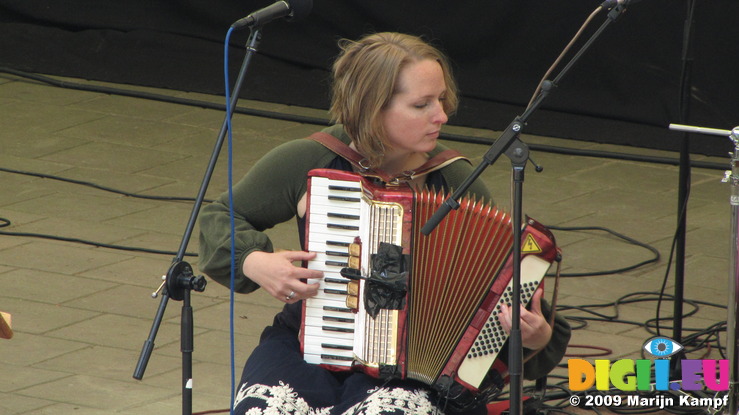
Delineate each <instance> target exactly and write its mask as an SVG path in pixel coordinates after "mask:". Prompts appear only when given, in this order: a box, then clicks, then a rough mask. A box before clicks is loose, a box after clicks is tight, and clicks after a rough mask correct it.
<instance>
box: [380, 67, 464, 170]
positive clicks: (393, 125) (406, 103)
mask: <svg viewBox="0 0 739 415" xmlns="http://www.w3.org/2000/svg"><path fill="white" fill-rule="evenodd" d="M397 86H398V88H397V92H396V93H395V95H393V97H392V98H391V99H390V102H389V103H388V105H387V107H386V108H385V109H383V110H382V114H381V117H382V124H383V127H384V128H385V133H386V140H387V143H388V144H389V145H390V146H391V148H390V149H388V152H390V153H392V154H393V155H395V156H399V155H404V154H411V153H426V152H429V151H431V150H433V149H434V147H435V146H436V140H437V139H438V138H439V131H440V130H441V126H442V125H443V124H445V123H446V122H447V121H448V120H449V118H448V117H447V115H446V112H444V105H443V101H444V99H445V94H446V89H447V88H446V83H445V82H444V72H443V71H442V69H441V65H440V64H439V63H438V62H436V61H435V60H431V59H424V60H420V61H417V62H413V63H411V64H409V65H407V66H405V67H404V68H403V69H401V71H400V73H399V76H398V85H397ZM387 155H388V154H386V156H387Z"/></svg>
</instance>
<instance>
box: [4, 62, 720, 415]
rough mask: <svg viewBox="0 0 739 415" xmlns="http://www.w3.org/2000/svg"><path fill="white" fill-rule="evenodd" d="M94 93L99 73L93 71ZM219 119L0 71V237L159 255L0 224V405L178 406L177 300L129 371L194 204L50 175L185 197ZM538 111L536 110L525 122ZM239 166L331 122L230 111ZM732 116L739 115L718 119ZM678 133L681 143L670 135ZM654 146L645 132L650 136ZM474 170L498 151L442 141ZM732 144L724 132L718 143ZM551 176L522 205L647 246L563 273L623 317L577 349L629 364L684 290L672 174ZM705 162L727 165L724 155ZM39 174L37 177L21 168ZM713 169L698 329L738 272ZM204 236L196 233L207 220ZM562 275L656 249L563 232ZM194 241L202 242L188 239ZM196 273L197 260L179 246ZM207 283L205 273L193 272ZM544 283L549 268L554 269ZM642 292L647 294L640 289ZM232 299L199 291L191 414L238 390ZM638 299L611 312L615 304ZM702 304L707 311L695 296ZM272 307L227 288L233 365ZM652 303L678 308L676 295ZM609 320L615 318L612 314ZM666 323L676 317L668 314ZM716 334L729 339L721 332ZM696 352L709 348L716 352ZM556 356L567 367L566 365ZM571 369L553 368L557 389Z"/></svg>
mask: <svg viewBox="0 0 739 415" xmlns="http://www.w3.org/2000/svg"><path fill="white" fill-rule="evenodd" d="M69 81H72V82H77V83H81V84H85V85H103V84H99V83H91V82H86V81H83V80H74V79H70V80H69ZM108 86H113V87H116V88H124V89H130V90H138V91H145V92H151V93H158V94H164V95H171V96H177V97H181V98H189V99H197V100H203V101H207V102H212V103H221V101H222V98H221V97H216V96H206V95H201V94H193V93H186V92H179V91H166V90H155V89H149V88H141V87H132V86H125V85H108ZM241 105H243V106H245V107H251V108H257V109H266V110H270V111H278V112H286V113H292V114H299V115H309V116H315V117H325V114H324V112H323V111H318V110H310V109H302V108H294V107H288V106H284V105H278V104H270V103H260V102H253V101H250V102H242V103H241ZM222 120H223V112H222V111H219V110H215V109H204V108H201V107H196V106H187V105H179V104H172V103H166V102H160V101H153V100H147V99H141V98H133V97H125V96H120V95H115V94H106V93H100V92H88V91H81V90H74V89H64V88H59V87H54V86H49V85H46V84H43V83H40V82H37V81H31V80H28V79H23V78H19V77H15V76H11V75H7V74H0V148H1V149H2V150H0V168H2V169H3V171H0V183H2V184H1V185H0V217H1V218H4V219H6V220H8V221H10V225H9V226H6V227H3V228H0V231H4V232H12V233H23V234H34V235H39V234H41V235H53V236H56V237H64V238H72V239H77V240H83V241H90V242H96V243H100V244H109V245H116V246H125V247H135V248H145V249H148V250H160V251H165V253H162V254H160V253H149V252H142V251H130V250H121V249H112V248H108V247H101V246H93V245H89V244H84V243H80V242H74V241H64V240H59V239H48V238H41V237H35V236H18V235H0V311H4V312H8V313H11V314H12V316H13V329H14V332H15V336H14V337H13V338H12V339H10V340H2V339H0V415H16V414H19V415H20V414H23V415H40V414H78V415H88V414H102V413H119V414H165V413H167V414H176V413H181V388H180V382H181V370H182V362H181V353H180V345H179V339H180V312H181V307H182V302H178V301H174V300H171V301H169V303H168V305H167V309H166V313H165V315H164V318H163V322H162V325H161V327H160V329H159V332H158V335H157V338H156V347H155V349H154V351H153V353H152V356H151V359H150V361H149V365H148V367H147V369H146V372H145V375H144V377H143V379H142V380H135V379H133V378H132V373H133V370H134V367H135V366H136V363H137V361H138V358H139V353H140V351H141V347H142V344H143V342H144V340H146V338H147V336H148V334H149V330H150V328H151V326H152V322H153V319H154V316H155V314H156V310H157V307H158V306H159V304H160V301H159V299H153V298H152V297H151V293H152V292H153V291H154V290H155V289H156V288H157V286H158V285H159V284H160V282H161V276H162V274H164V273H166V271H167V269H168V267H169V264H170V262H171V259H172V258H173V256H174V254H173V252H174V251H176V250H177V249H178V247H179V246H180V243H181V239H182V238H183V233H184V230H185V224H186V223H187V220H188V217H189V215H190V212H191V210H192V202H189V201H168V200H151V199H144V198H139V197H135V196H133V195H123V194H120V193H114V192H111V191H108V190H103V189H100V188H95V187H90V186H85V185H82V184H79V183H73V182H69V181H64V180H59V178H64V179H72V180H75V181H83V182H90V183H94V184H96V185H100V186H105V187H107V188H112V189H117V190H120V191H123V192H127V193H130V194H135V195H148V196H169V197H184V198H192V197H194V196H195V195H196V193H197V191H198V188H199V186H200V183H201V179H202V176H203V173H204V171H205V167H206V165H207V162H208V159H209V157H210V154H211V149H212V147H213V144H214V142H215V139H216V137H217V133H218V130H219V129H220V126H221V122H222ZM532 122H535V119H534V120H532ZM233 123H234V129H235V131H236V133H235V135H234V149H235V154H234V176H235V177H236V178H238V177H240V176H241V175H242V174H244V172H246V171H247V170H248V169H249V167H250V166H251V165H252V164H253V163H254V162H255V161H256V160H257V159H259V157H260V156H261V155H263V154H264V153H265V152H266V151H268V150H269V149H271V148H273V147H274V146H276V145H278V144H279V143H281V142H284V141H287V140H294V139H299V138H302V137H304V136H307V135H308V134H310V133H311V132H313V131H315V130H317V129H318V128H320V127H317V126H315V125H310V124H301V123H297V122H290V121H278V120H273V119H267V118H260V117H256V116H251V115H236V116H235V117H234V122H233ZM709 127H716V128H731V127H732V126H709ZM446 131H447V132H451V133H455V134H462V135H469V136H475V137H486V138H495V137H497V134H498V133H496V132H492V131H483V130H476V129H467V128H459V127H449V128H448V129H446ZM523 138H524V141H526V142H527V143H529V144H532V145H533V144H536V145H547V146H557V147H562V148H576V149H589V150H598V151H605V152H613V153H627V154H631V155H646V156H659V157H667V158H675V157H677V155H676V154H675V153H670V152H661V151H654V150H645V149H639V148H631V147H619V146H614V145H600V144H595V143H590V142H582V141H571V140H564V139H557V138H547V137H540V136H529V135H525V136H524V137H523ZM676 139H679V135H677V134H676ZM644 140H648V137H644ZM448 144H449V145H450V146H452V147H455V148H457V149H460V150H461V151H462V152H463V153H465V154H467V155H469V156H470V157H471V158H472V160H473V162H479V160H480V158H481V155H482V154H483V153H484V152H485V151H486V150H487V147H486V146H484V145H479V144H464V143H456V142H455V143H448ZM730 148H731V146H730V145H729V144H728V141H727V151H729V149H730ZM533 155H534V159H535V161H536V162H537V163H538V164H539V165H542V166H543V167H544V171H543V172H541V173H535V172H534V170H533V169H532V168H528V169H527V174H526V181H525V185H524V186H525V187H524V211H525V212H526V213H527V214H528V215H530V216H532V217H534V218H536V219H537V220H539V221H540V222H542V223H544V224H546V225H550V226H560V227H567V226H570V227H572V226H597V227H605V228H608V229H611V230H613V231H615V232H618V233H620V234H623V235H626V236H628V237H630V238H633V239H635V240H638V241H640V242H643V243H645V244H649V245H651V246H653V247H654V248H656V249H657V250H658V251H659V253H660V254H661V258H660V260H659V261H657V262H656V263H652V264H649V265H646V266H641V267H638V268H636V269H634V270H630V271H627V272H622V273H616V274H609V275H602V276H589V277H567V278H562V279H561V280H560V282H559V290H560V294H559V298H558V303H559V304H560V306H564V307H565V308H567V310H564V311H562V313H563V314H564V315H567V316H570V317H574V316H592V314H589V313H587V312H585V311H580V310H577V309H574V307H578V306H582V305H602V307H595V308H590V310H595V311H598V312H599V313H602V314H603V315H607V316H612V317H613V318H612V319H618V320H619V322H613V321H604V319H597V320H594V321H585V320H577V321H573V325H576V326H577V328H578V329H577V330H575V331H574V333H573V339H572V346H571V347H570V349H569V350H568V356H569V357H576V356H586V357H585V358H586V359H593V358H594V357H593V356H594V354H598V353H601V351H603V350H605V351H604V352H603V353H604V357H601V358H606V359H611V360H616V359H620V358H638V357H639V356H640V348H641V347H642V345H643V343H644V341H645V340H646V339H647V338H648V337H650V336H651V334H650V333H649V332H648V331H647V330H646V329H645V328H644V327H643V326H642V324H643V323H644V322H646V321H647V320H650V319H654V318H655V316H656V313H657V301H656V298H657V294H658V292H659V291H660V289H661V287H663V285H664V288H665V293H666V294H667V295H668V296H670V295H672V294H673V292H674V285H675V281H674V275H673V272H672V271H673V270H674V267H672V268H670V267H668V265H669V263H668V256H669V253H670V247H671V243H672V239H673V235H674V233H675V224H676V222H677V220H676V211H677V208H676V206H677V183H678V178H677V177H678V168H677V167H676V166H674V165H669V164H656V163H651V162H641V161H624V160H619V159H612V158H600V157H599V158H596V157H587V156H574V155H566V154H558V153H553V152H549V151H534V152H533ZM693 159H694V160H701V161H707V162H713V163H716V164H717V165H721V164H722V163H724V164H726V165H727V166H728V162H729V160H728V156H727V157H726V159H722V158H707V157H703V156H698V155H694V156H693ZM28 173H32V174H28ZM722 176H723V172H722V171H721V170H720V169H705V168H694V169H693V170H692V189H691V199H690V205H689V209H688V232H687V254H686V259H685V269H686V271H685V290H684V293H685V298H686V300H690V301H691V303H690V304H687V303H686V305H685V307H686V311H687V310H692V305H691V304H696V303H695V301H698V302H701V303H700V304H699V306H698V310H697V312H696V313H695V314H694V315H691V316H689V317H686V318H685V319H684V320H683V324H684V327H685V332H686V335H687V334H692V333H694V332H695V331H699V330H704V329H707V328H709V327H711V326H712V325H714V324H715V323H717V322H720V321H723V320H725V319H726V309H725V305H726V303H727V294H726V292H727V287H728V279H729V274H730V273H729V269H728V267H729V257H730V255H731V252H730V247H729V244H730V208H729V205H728V197H729V192H730V189H729V186H728V185H727V184H724V183H722V182H721V178H722ZM483 178H484V180H485V181H486V183H487V184H488V185H489V186H490V187H491V189H492V190H493V193H494V195H495V197H496V201H497V202H498V204H499V205H501V206H503V207H504V208H507V207H509V206H510V199H511V197H510V187H511V186H510V182H511V180H510V165H509V163H508V161H507V159H501V160H500V161H499V162H498V163H496V164H495V165H493V166H492V167H490V168H489V169H487V170H486V171H485V173H484V174H483ZM226 185H227V170H226V151H225V149H224V150H223V151H222V152H221V157H220V161H219V163H218V166H217V168H216V171H215V173H214V177H213V180H212V182H211V184H210V186H209V189H208V192H207V197H208V198H211V199H212V198H215V197H216V196H217V195H219V194H220V193H222V192H223V191H225V189H226ZM196 232H197V228H196ZM270 234H271V236H272V237H273V239H274V240H275V241H276V242H275V245H276V246H278V247H282V248H289V249H294V248H297V246H298V241H297V237H296V236H295V235H296V233H295V225H294V224H293V223H287V224H284V225H280V226H278V227H276V228H275V229H272V230H270ZM555 235H556V237H557V241H558V244H559V246H560V247H561V249H562V251H563V257H564V261H563V266H562V272H563V273H595V272H599V271H603V270H612V269H618V268H622V267H627V266H630V265H633V264H637V263H639V262H641V261H645V260H647V259H649V258H650V256H651V253H650V252H649V251H648V250H647V249H645V248H642V247H639V246H635V245H631V244H628V243H625V242H624V241H622V240H620V239H618V238H616V237H614V236H611V235H609V234H606V233H604V232H600V231H564V230H562V231H559V230H555ZM188 251H189V252H197V234H196V235H195V237H194V238H192V240H191V241H189V243H188ZM186 260H187V261H188V262H190V263H191V264H192V265H193V266H194V267H195V271H196V274H198V271H197V257H194V256H188V257H187V258H186ZM198 275H199V274H198ZM546 287H547V291H548V295H549V293H551V291H552V288H553V287H554V280H553V279H551V278H548V279H547V282H546ZM634 293H636V294H634ZM229 297H230V296H229V291H228V289H227V288H225V287H222V286H219V285H218V284H216V283H214V282H212V281H209V284H208V286H207V288H206V290H205V291H204V292H202V293H193V295H192V306H193V308H194V310H195V311H194V326H195V327H194V332H195V337H194V345H195V350H194V353H193V373H194V375H193V411H194V412H203V411H212V410H221V409H226V408H228V406H229V401H230V392H229V390H230V387H231V358H230V335H229ZM622 298H628V299H638V300H639V301H635V302H626V303H624V304H621V305H620V306H619V307H618V308H617V309H616V308H614V307H613V306H610V305H609V304H611V303H613V302H616V301H618V300H619V299H622ZM703 302H705V303H703ZM280 307H281V304H280V303H279V302H277V301H276V300H274V299H273V298H271V297H269V296H266V295H265V294H264V293H263V292H260V291H257V292H256V293H253V294H250V295H237V296H236V300H235V312H234V322H235V323H234V324H235V350H236V352H235V365H236V369H235V370H236V374H237V376H238V375H239V374H240V371H241V365H242V363H243V361H244V360H245V358H246V356H248V354H249V352H250V350H251V349H252V348H253V347H254V346H255V344H256V343H257V340H258V337H259V334H260V331H261V328H262V327H263V326H264V325H266V324H268V323H269V322H270V321H271V319H272V317H273V315H274V314H275V312H277V311H278V310H279V309H280ZM660 315H661V316H662V317H668V318H669V317H671V315H672V303H671V302H670V301H669V298H667V299H666V300H665V302H664V303H663V304H662V308H661V312H660ZM616 316H617V317H616ZM662 325H663V327H662V334H664V335H667V336H669V335H671V333H672V331H671V329H670V327H671V326H672V322H671V320H667V321H664V322H663V323H662ZM724 339H725V337H724V336H723V335H722V344H724V343H723V340H724ZM691 356H700V357H701V358H703V357H704V356H708V357H706V358H714V359H718V358H720V357H718V353H717V351H716V350H706V349H701V350H697V351H695V352H693V353H692V354H691ZM563 363H565V362H563ZM557 376H566V370H565V369H564V368H559V369H557V370H555V372H554V374H553V376H552V377H550V381H551V382H553V383H556V382H560V381H561V380H562V379H561V378H558V377H557Z"/></svg>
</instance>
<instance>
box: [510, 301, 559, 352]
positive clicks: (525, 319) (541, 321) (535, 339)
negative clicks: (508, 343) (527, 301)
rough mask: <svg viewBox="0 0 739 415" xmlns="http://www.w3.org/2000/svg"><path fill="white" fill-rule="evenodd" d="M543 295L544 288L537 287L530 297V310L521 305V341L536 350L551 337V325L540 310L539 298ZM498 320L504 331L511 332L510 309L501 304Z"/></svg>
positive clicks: (526, 346)
mask: <svg viewBox="0 0 739 415" xmlns="http://www.w3.org/2000/svg"><path fill="white" fill-rule="evenodd" d="M543 296H544V289H543V288H541V287H539V288H537V289H536V292H534V296H533V297H532V298H531V310H528V309H526V307H523V306H521V312H520V317H521V325H520V327H521V341H522V343H523V347H525V348H527V349H531V350H538V349H541V348H543V347H544V346H546V345H547V343H549V340H550V339H551V338H552V327H551V326H549V323H548V322H547V320H546V318H544V314H543V313H542V312H541V298H542V297H543ZM498 321H500V325H501V326H502V327H503V329H504V330H505V331H506V333H510V332H511V321H512V320H511V309H510V307H508V306H505V305H502V306H501V307H500V313H499V314H498Z"/></svg>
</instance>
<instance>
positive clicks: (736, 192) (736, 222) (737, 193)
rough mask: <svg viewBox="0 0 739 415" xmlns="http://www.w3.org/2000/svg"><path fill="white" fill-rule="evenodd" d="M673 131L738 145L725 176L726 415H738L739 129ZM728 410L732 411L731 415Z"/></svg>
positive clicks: (676, 128) (686, 128)
mask: <svg viewBox="0 0 739 415" xmlns="http://www.w3.org/2000/svg"><path fill="white" fill-rule="evenodd" d="M670 130H674V131H682V132H683V133H685V134H688V133H699V134H709V135H720V136H724V137H728V138H729V139H730V140H731V142H732V144H734V151H733V152H732V153H730V155H731V170H727V171H726V172H725V174H724V178H723V180H722V181H723V182H724V183H729V184H730V185H731V196H730V197H729V205H730V206H731V235H730V236H731V242H730V247H731V257H730V258H729V286H728V288H729V297H728V301H727V303H728V306H727V317H726V357H727V358H728V359H729V390H728V391H727V394H728V396H729V398H728V408H726V407H725V408H724V411H723V413H725V414H727V415H736V413H737V409H738V408H737V404H738V403H739V395H738V394H737V393H738V392H739V391H737V387H738V386H739V355H738V354H737V353H738V352H739V347H737V346H739V343H737V340H738V339H737V330H738V329H739V315H737V311H738V310H739V305H738V304H737V301H739V127H734V129H733V130H731V131H729V130H719V129H716V128H705V127H694V126H690V125H681V124H670ZM727 410H728V412H727Z"/></svg>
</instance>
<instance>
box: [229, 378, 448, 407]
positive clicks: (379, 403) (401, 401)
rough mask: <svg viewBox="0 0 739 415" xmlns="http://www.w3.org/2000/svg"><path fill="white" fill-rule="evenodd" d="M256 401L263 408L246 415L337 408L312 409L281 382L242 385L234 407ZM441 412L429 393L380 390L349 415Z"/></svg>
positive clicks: (391, 389)
mask: <svg viewBox="0 0 739 415" xmlns="http://www.w3.org/2000/svg"><path fill="white" fill-rule="evenodd" d="M247 398H250V399H255V400H258V401H262V402H260V407H251V408H249V409H247V410H246V411H245V412H244V415H285V414H303V415H329V414H330V413H331V409H333V406H329V407H325V408H311V407H310V406H309V405H308V403H307V402H306V401H305V400H304V399H303V398H301V397H300V396H299V395H298V393H297V392H295V391H294V390H293V388H292V387H290V385H286V384H284V383H283V382H280V384H279V385H278V386H269V385H260V384H254V385H247V384H244V385H241V388H240V389H239V392H238V394H237V395H236V400H235V401H234V408H236V407H237V406H238V405H239V403H241V402H242V401H243V400H244V399H247ZM440 412H441V411H439V409H438V408H437V407H436V406H434V405H433V404H431V401H430V400H429V395H428V393H427V392H426V391H425V390H419V389H416V390H408V389H403V388H381V387H376V388H374V389H372V390H369V391H367V398H366V399H365V400H364V401H362V402H360V403H358V404H356V405H354V406H353V407H352V408H350V409H349V410H348V411H346V412H344V414H345V415H354V414H357V415H359V414H364V415H380V414H414V415H432V414H438V413H440Z"/></svg>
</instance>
